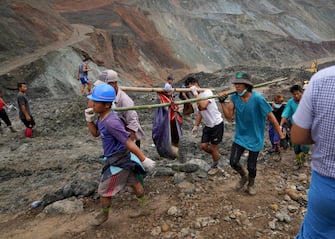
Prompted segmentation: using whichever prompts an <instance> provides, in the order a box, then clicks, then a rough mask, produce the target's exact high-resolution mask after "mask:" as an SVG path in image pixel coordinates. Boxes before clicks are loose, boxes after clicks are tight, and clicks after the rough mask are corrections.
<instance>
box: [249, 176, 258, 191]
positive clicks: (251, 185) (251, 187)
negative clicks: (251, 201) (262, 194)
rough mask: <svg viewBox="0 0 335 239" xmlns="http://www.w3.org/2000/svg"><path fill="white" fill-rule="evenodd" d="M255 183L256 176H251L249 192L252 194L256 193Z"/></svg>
mask: <svg viewBox="0 0 335 239" xmlns="http://www.w3.org/2000/svg"><path fill="white" fill-rule="evenodd" d="M254 184H255V178H252V177H249V183H248V193H249V194H250V195H256V188H255V185H254Z"/></svg>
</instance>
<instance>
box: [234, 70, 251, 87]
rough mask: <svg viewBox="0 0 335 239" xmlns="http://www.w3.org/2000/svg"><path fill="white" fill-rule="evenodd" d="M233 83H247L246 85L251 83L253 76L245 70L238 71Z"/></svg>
mask: <svg viewBox="0 0 335 239" xmlns="http://www.w3.org/2000/svg"><path fill="white" fill-rule="evenodd" d="M231 83H233V84H246V85H251V86H253V84H252V83H251V77H250V75H249V74H247V73H244V72H237V73H236V75H235V79H233V80H232V81H231Z"/></svg>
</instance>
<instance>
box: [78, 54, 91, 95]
mask: <svg viewBox="0 0 335 239" xmlns="http://www.w3.org/2000/svg"><path fill="white" fill-rule="evenodd" d="M89 59H90V58H89V57H87V56H86V57H85V58H84V60H83V62H82V63H80V65H79V68H78V72H77V79H78V81H79V80H80V82H81V89H80V93H81V94H84V92H85V87H86V86H87V94H91V83H90V81H89V79H88V72H89V71H91V70H92V69H90V68H88V60H89Z"/></svg>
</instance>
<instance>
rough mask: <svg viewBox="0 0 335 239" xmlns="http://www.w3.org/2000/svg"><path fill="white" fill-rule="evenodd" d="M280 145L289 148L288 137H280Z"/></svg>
mask: <svg viewBox="0 0 335 239" xmlns="http://www.w3.org/2000/svg"><path fill="white" fill-rule="evenodd" d="M280 147H282V148H283V149H287V148H288V143H287V140H286V138H283V139H280Z"/></svg>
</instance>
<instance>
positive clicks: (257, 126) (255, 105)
mask: <svg viewBox="0 0 335 239" xmlns="http://www.w3.org/2000/svg"><path fill="white" fill-rule="evenodd" d="M232 83H233V84H234V87H235V89H236V93H235V94H233V95H231V96H230V102H229V103H227V104H226V103H225V99H226V98H227V97H228V94H227V93H226V92H221V93H219V95H220V97H221V98H219V101H220V103H221V106H222V110H223V113H224V115H225V117H226V119H227V120H232V119H233V117H234V116H235V122H236V124H235V125H236V126H235V127H236V129H235V135H234V140H233V145H232V147H231V154H230V165H231V167H232V168H233V169H235V170H236V171H237V172H238V173H239V174H240V175H241V179H240V181H239V182H238V183H237V185H236V189H238V190H240V189H242V188H243V187H244V185H245V184H246V183H247V182H248V193H249V194H250V195H255V194H256V189H255V186H254V182H255V178H256V171H257V157H258V154H259V151H260V150H262V149H263V147H264V131H265V122H266V118H268V119H269V120H270V122H271V123H272V124H273V125H274V127H275V129H276V131H277V133H278V135H279V137H280V146H281V147H283V148H285V149H286V148H287V147H288V145H287V141H286V138H285V135H284V134H283V132H282V131H281V129H280V127H279V124H278V121H277V119H276V117H275V116H274V114H273V113H272V107H271V106H270V105H269V103H268V102H267V101H266V100H265V98H264V97H263V96H262V95H261V94H259V93H257V92H254V91H252V89H253V84H252V83H251V77H250V75H248V74H246V73H243V72H239V73H237V74H236V77H235V79H233V80H232ZM245 150H248V151H249V155H248V162H247V163H248V166H247V169H248V176H247V173H246V171H245V170H244V169H243V167H242V165H241V164H240V159H241V155H242V154H243V152H244V151H245Z"/></svg>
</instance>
